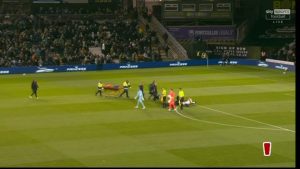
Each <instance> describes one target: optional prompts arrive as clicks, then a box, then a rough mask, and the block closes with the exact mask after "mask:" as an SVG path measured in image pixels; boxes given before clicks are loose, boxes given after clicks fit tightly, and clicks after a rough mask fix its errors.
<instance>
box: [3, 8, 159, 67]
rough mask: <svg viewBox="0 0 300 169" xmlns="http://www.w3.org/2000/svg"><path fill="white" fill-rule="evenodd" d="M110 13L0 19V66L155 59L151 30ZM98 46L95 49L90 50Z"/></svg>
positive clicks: (134, 19)
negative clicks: (105, 17) (107, 15)
mask: <svg viewBox="0 0 300 169" xmlns="http://www.w3.org/2000/svg"><path fill="white" fill-rule="evenodd" d="M114 16H115V19H111V20H99V21H97V20H94V19H89V18H84V19H72V20H71V19H66V18H63V17H62V16H59V17H58V18H56V19H51V18H49V17H48V16H41V15H30V16H22V17H19V18H16V19H14V20H12V21H11V22H10V23H3V22H2V23H0V67H13V66H47V65H67V64H81V65H86V64H105V63H124V62H133V61H135V62H136V61H157V60H161V57H160V55H159V53H158V52H154V51H153V50H152V45H153V44H155V43H158V40H157V37H156V33H155V32H153V31H151V30H149V28H147V27H146V28H144V27H142V26H140V25H139V24H138V21H137V15H133V17H129V16H128V15H126V13H125V12H124V11H122V10H118V11H115V14H114ZM91 48H94V49H95V48H96V49H97V48H98V49H100V52H96V51H99V50H91Z"/></svg>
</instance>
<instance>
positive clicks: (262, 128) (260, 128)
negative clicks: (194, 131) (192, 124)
mask: <svg viewBox="0 0 300 169" xmlns="http://www.w3.org/2000/svg"><path fill="white" fill-rule="evenodd" d="M176 113H177V114H178V115H180V116H182V117H184V118H187V119H190V120H195V121H199V122H203V123H209V124H217V125H221V126H229V127H238V128H248V129H256V130H277V131H282V129H275V128H264V127H250V126H239V125H233V124H225V123H218V122H213V121H207V120H200V119H196V118H193V117H189V116H186V115H183V114H181V113H179V112H178V111H177V110H176Z"/></svg>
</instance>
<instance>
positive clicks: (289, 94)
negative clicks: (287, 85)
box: [284, 93, 295, 97]
mask: <svg viewBox="0 0 300 169" xmlns="http://www.w3.org/2000/svg"><path fill="white" fill-rule="evenodd" d="M284 95H286V96H292V97H295V95H293V94H288V93H285V94H284Z"/></svg>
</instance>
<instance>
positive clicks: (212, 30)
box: [167, 25, 236, 40]
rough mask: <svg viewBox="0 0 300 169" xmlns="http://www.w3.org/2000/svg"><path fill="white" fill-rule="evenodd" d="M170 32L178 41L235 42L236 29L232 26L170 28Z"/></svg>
mask: <svg viewBox="0 0 300 169" xmlns="http://www.w3.org/2000/svg"><path fill="white" fill-rule="evenodd" d="M167 29H168V31H169V32H170V33H171V34H172V35H173V36H174V37H175V38H176V39H194V38H200V37H201V38H202V39H203V40H212V39H213V40H235V39H236V28H235V26H231V25H224V26H223V25H220V26H214V25H211V26H186V27H180V26H170V27H168V28H167Z"/></svg>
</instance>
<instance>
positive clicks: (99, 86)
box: [95, 81, 103, 96]
mask: <svg viewBox="0 0 300 169" xmlns="http://www.w3.org/2000/svg"><path fill="white" fill-rule="evenodd" d="M102 91H103V84H102V83H101V82H100V81H99V82H98V91H97V92H96V94H95V95H96V96H97V95H98V93H100V96H102Z"/></svg>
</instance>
